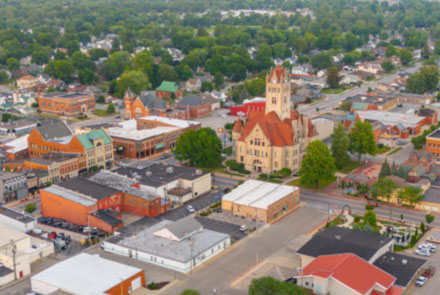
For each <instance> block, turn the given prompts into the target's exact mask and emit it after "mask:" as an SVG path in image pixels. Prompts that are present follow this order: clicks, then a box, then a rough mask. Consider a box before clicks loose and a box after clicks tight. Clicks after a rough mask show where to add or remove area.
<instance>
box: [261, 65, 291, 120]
mask: <svg viewBox="0 0 440 295" xmlns="http://www.w3.org/2000/svg"><path fill="white" fill-rule="evenodd" d="M272 111H274V112H275V113H276V114H277V115H278V117H279V118H280V120H281V121H283V120H284V119H289V118H290V112H291V103H290V73H289V71H287V70H286V69H283V67H281V66H280V65H277V66H276V67H275V68H273V69H271V70H270V73H269V74H268V75H267V76H266V114H268V113H270V112H272Z"/></svg>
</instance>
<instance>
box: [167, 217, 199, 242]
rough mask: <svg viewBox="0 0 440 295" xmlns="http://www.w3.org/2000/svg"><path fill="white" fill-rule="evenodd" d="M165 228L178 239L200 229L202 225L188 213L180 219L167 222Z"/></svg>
mask: <svg viewBox="0 0 440 295" xmlns="http://www.w3.org/2000/svg"><path fill="white" fill-rule="evenodd" d="M165 228H166V229H168V230H169V231H170V232H171V233H172V234H173V235H174V236H176V237H177V238H178V239H179V240H182V239H184V238H185V237H187V236H189V235H191V234H193V233H195V232H198V231H201V230H202V229H203V226H202V225H201V224H200V223H199V222H198V221H197V220H195V219H194V218H193V217H192V216H191V215H188V216H186V217H184V218H182V219H179V220H177V221H174V222H173V223H170V224H167V225H166V226H165Z"/></svg>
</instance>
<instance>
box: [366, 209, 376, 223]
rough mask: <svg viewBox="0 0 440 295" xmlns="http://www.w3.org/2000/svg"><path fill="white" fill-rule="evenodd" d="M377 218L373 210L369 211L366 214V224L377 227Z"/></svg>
mask: <svg viewBox="0 0 440 295" xmlns="http://www.w3.org/2000/svg"><path fill="white" fill-rule="evenodd" d="M376 223H377V218H376V213H374V211H373V210H367V211H366V212H365V214H364V224H369V225H370V226H372V227H376V225H377V224H376Z"/></svg>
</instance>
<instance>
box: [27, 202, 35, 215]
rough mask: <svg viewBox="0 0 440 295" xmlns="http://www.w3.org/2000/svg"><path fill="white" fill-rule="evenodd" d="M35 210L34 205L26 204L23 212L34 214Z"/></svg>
mask: <svg viewBox="0 0 440 295" xmlns="http://www.w3.org/2000/svg"><path fill="white" fill-rule="evenodd" d="M36 210H37V206H36V205H35V204H33V203H32V204H27V205H26V206H25V207H24V211H26V212H27V213H30V214H31V213H33V212H35V211H36Z"/></svg>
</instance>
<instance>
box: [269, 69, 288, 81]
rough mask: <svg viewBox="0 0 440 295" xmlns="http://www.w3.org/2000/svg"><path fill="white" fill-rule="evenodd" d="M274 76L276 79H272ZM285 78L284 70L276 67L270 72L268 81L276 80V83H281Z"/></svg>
mask: <svg viewBox="0 0 440 295" xmlns="http://www.w3.org/2000/svg"><path fill="white" fill-rule="evenodd" d="M274 75H276V77H274ZM285 76H286V70H285V69H283V67H282V66H280V65H277V66H276V67H275V68H274V69H272V70H270V75H269V80H273V79H274V78H275V79H276V81H277V82H281V81H282V80H283V78H284V77H285Z"/></svg>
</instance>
